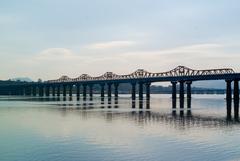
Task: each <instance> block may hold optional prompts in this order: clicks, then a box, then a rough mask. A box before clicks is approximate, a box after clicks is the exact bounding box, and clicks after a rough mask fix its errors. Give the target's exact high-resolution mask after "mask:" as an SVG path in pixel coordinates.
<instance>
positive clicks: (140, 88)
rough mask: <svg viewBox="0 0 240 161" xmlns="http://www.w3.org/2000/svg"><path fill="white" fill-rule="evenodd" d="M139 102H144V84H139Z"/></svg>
mask: <svg viewBox="0 0 240 161" xmlns="http://www.w3.org/2000/svg"><path fill="white" fill-rule="evenodd" d="M138 92H139V100H141V101H142V100H143V83H142V82H139V84H138Z"/></svg>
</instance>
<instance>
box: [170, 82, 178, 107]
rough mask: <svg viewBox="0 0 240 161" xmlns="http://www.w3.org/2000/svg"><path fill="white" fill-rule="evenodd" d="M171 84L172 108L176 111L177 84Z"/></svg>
mask: <svg viewBox="0 0 240 161" xmlns="http://www.w3.org/2000/svg"><path fill="white" fill-rule="evenodd" d="M171 83H172V108H173V109H176V106H177V103H176V99H177V82H171Z"/></svg>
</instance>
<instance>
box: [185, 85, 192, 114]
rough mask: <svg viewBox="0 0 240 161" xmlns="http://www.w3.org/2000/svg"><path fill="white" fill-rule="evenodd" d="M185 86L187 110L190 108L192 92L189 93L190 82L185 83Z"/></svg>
mask: <svg viewBox="0 0 240 161" xmlns="http://www.w3.org/2000/svg"><path fill="white" fill-rule="evenodd" d="M186 84H187V108H188V109H190V108H191V99H192V91H191V84H192V82H191V81H188V82H186Z"/></svg>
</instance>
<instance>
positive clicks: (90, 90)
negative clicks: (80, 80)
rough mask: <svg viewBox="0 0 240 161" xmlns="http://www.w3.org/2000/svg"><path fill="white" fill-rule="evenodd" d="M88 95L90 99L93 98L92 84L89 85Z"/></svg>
mask: <svg viewBox="0 0 240 161" xmlns="http://www.w3.org/2000/svg"><path fill="white" fill-rule="evenodd" d="M89 97H90V100H92V99H93V85H92V84H90V85H89Z"/></svg>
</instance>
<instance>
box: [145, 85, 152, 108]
mask: <svg viewBox="0 0 240 161" xmlns="http://www.w3.org/2000/svg"><path fill="white" fill-rule="evenodd" d="M145 86H146V108H147V109H149V108H150V86H151V83H146V84H145Z"/></svg>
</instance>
